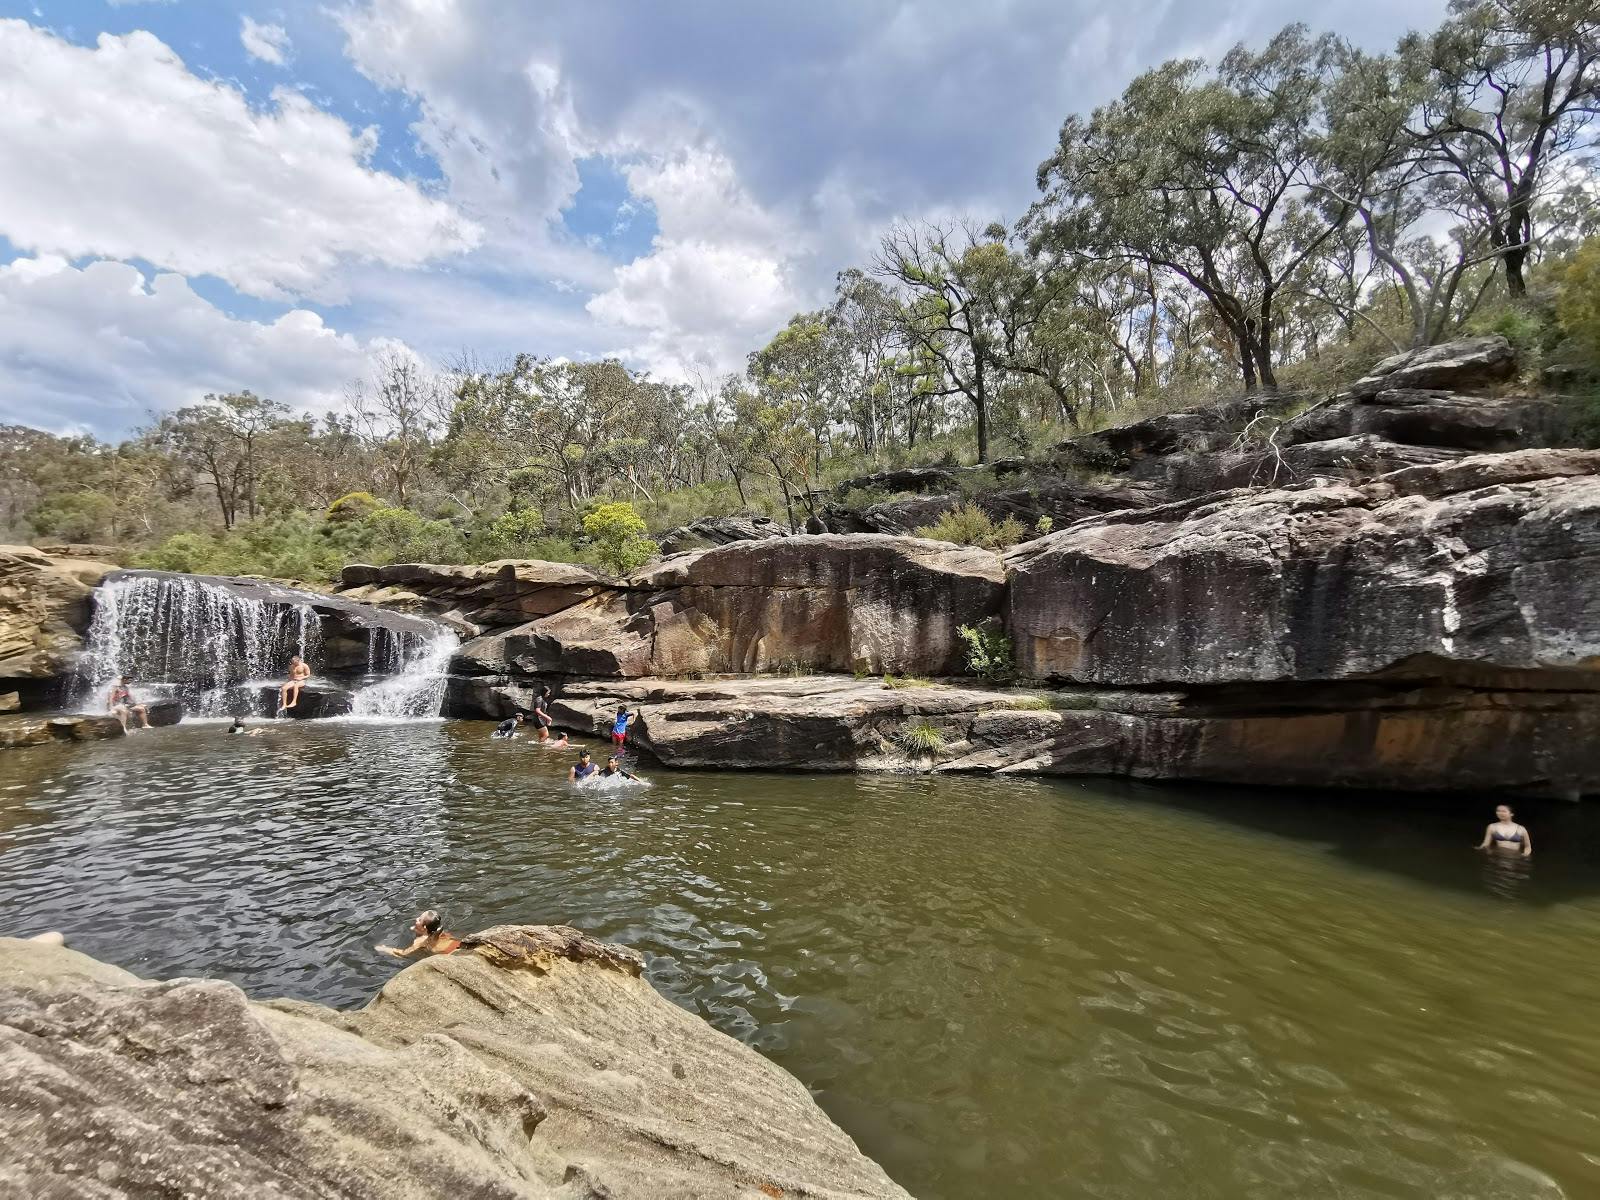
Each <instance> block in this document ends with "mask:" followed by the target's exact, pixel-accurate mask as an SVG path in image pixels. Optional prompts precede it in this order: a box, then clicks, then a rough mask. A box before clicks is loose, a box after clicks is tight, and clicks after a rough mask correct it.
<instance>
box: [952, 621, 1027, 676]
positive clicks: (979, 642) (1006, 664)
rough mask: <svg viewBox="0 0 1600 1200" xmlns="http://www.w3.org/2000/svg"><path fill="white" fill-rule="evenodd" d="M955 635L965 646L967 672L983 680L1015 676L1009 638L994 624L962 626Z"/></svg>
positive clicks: (988, 622)
mask: <svg viewBox="0 0 1600 1200" xmlns="http://www.w3.org/2000/svg"><path fill="white" fill-rule="evenodd" d="M956 634H957V636H959V637H960V638H961V640H962V641H963V642H965V643H966V644H967V651H966V661H967V670H969V671H971V672H972V673H973V674H974V675H977V676H979V677H981V678H983V679H1009V678H1011V676H1012V675H1013V674H1015V668H1014V667H1013V665H1012V657H1011V637H1010V635H1009V634H1007V633H1006V631H1005V630H1004V629H1002V628H1001V627H1000V626H999V625H998V624H997V623H996V622H993V621H985V622H984V623H983V624H982V625H962V626H959V627H958V628H957V629H956Z"/></svg>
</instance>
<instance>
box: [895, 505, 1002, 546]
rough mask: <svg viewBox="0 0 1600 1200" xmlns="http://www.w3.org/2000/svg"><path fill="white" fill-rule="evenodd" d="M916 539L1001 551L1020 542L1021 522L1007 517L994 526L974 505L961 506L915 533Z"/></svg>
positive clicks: (987, 516)
mask: <svg viewBox="0 0 1600 1200" xmlns="http://www.w3.org/2000/svg"><path fill="white" fill-rule="evenodd" d="M917 536H918V537H924V538H932V539H933V540H934V541H936V542H954V543H956V545H958V546H981V547H983V548H984V549H985V550H1004V549H1005V548H1006V547H1007V546H1015V545H1016V544H1017V543H1018V542H1020V541H1021V540H1022V522H1021V521H1019V520H1017V519H1016V518H1015V517H1007V518H1006V519H1005V520H1003V521H1001V522H1000V523H999V524H996V523H995V522H994V520H993V519H992V518H991V517H990V516H989V514H988V513H986V512H984V511H983V509H981V508H979V507H978V506H977V505H976V504H963V505H962V506H961V507H960V508H952V509H951V510H950V511H949V512H947V513H945V514H944V515H943V516H941V517H940V518H939V519H938V520H937V521H935V522H934V523H933V524H932V525H924V526H922V527H921V528H920V529H918V530H917Z"/></svg>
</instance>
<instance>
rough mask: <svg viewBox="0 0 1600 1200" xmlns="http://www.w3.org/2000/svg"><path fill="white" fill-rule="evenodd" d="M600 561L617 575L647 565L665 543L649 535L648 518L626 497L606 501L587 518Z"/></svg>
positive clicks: (586, 526)
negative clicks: (652, 538) (624, 498)
mask: <svg viewBox="0 0 1600 1200" xmlns="http://www.w3.org/2000/svg"><path fill="white" fill-rule="evenodd" d="M583 532H584V533H585V534H587V535H588V537H589V538H590V540H591V541H593V543H594V553H595V558H596V559H597V560H598V561H599V563H600V565H601V566H603V567H605V568H606V569H607V570H609V571H611V572H613V573H614V574H617V575H626V574H627V573H628V572H629V571H634V570H637V569H638V568H639V567H642V566H644V564H645V563H647V562H649V561H650V560H651V559H652V558H654V557H655V556H656V555H657V554H660V553H661V547H660V546H658V545H657V544H656V543H655V542H653V541H651V540H650V539H649V538H648V537H646V536H645V523H644V518H643V517H641V516H640V515H639V514H638V512H637V511H636V510H635V509H634V507H633V505H631V504H629V503H627V502H626V501H621V500H619V501H615V502H613V503H610V504H602V505H600V507H598V508H596V509H595V510H594V511H593V512H591V513H590V514H589V515H588V516H586V517H584V518H583Z"/></svg>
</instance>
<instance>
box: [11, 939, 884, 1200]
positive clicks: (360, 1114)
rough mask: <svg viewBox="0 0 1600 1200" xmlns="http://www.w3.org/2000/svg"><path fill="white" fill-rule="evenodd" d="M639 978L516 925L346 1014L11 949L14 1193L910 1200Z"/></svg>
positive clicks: (630, 968) (741, 1053) (777, 1075)
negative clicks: (854, 1199) (878, 1199)
mask: <svg viewBox="0 0 1600 1200" xmlns="http://www.w3.org/2000/svg"><path fill="white" fill-rule="evenodd" d="M641 966H642V963H641V960H640V959H639V957H638V956H637V955H636V954H634V953H633V952H632V951H630V950H627V949H624V948H623V947H619V946H610V945H606V944H604V943H600V942H596V941H594V940H593V939H591V938H589V937H587V936H586V935H584V934H581V933H579V932H578V931H577V930H573V929H568V928H565V927H560V926H557V927H544V926H501V927H497V928H495V929H490V930H486V931H485V932H483V933H480V934H477V935H476V936H474V937H472V938H469V939H467V941H466V943H465V945H464V947H463V949H462V950H460V951H458V952H457V953H455V954H452V955H449V956H445V957H436V958H433V959H430V960H427V961H425V962H420V963H417V964H415V965H413V966H411V967H408V968H406V969H405V970H403V971H401V972H400V973H399V974H398V975H396V976H395V978H394V979H393V980H392V981H391V982H390V983H389V984H388V985H387V986H386V987H385V988H384V989H383V991H382V992H381V993H379V995H378V997H377V998H376V999H375V1000H374V1001H373V1002H372V1003H371V1004H370V1005H369V1006H368V1007H367V1008H365V1009H362V1010H360V1011H357V1012H334V1011H332V1010H329V1009H326V1008H322V1007H320V1006H317V1005H312V1004H305V1003H300V1002H294V1001H282V1000H279V1001H268V1002H265V1003H262V1002H257V1001H252V1000H250V999H248V998H247V997H246V996H245V995H244V993H243V992H241V991H240V990H239V989H238V988H236V987H234V986H233V985H231V984H226V983H219V982H213V981H209V980H199V979H178V980H172V981H168V982H150V981H146V980H142V979H138V978H137V977H135V976H133V975H130V974H129V973H127V972H126V971H122V970H119V969H117V968H115V967H110V966H106V965H105V964H102V963H99V962H96V961H95V960H93V959H91V958H87V957H85V956H84V955H81V954H77V953H75V952H73V951H71V950H67V949H63V948H59V947H53V946H45V945H40V944H37V943H31V942H22V941H15V940H11V939H0V1111H3V1112H4V1114H5V1118H6V1136H5V1138H3V1139H0V1192H3V1193H4V1194H6V1195H17V1196H41V1197H43V1196H52V1197H85V1198H87V1197H110V1196H217V1197H222V1196H283V1197H301V1196H304V1197H313V1196H319V1197H320V1196H341V1197H371V1198H373V1200H380V1198H381V1200H397V1198H401V1200H404V1198H413V1197H414V1198H418V1200H421V1198H424V1197H428V1198H434V1197H468V1196H471V1197H505V1198H507V1200H510V1198H513V1197H530V1198H536V1197H563V1198H568V1200H570V1198H574V1197H591V1198H599V1197H614V1198H616V1200H623V1198H625V1197H638V1198H640V1200H664V1198H670V1197H727V1198H728V1200H735V1198H741V1200H744V1198H749V1200H759V1198H761V1197H783V1196H791V1197H829V1198H840V1200H842V1198H845V1197H903V1196H905V1194H906V1193H905V1192H904V1191H902V1190H901V1189H900V1188H898V1187H897V1186H895V1184H894V1183H893V1182H892V1181H891V1180H890V1179H889V1178H888V1176H886V1175H885V1174H884V1173H883V1171H882V1170H881V1169H880V1168H879V1167H878V1166H877V1165H876V1164H874V1163H873V1162H871V1161H870V1160H869V1159H867V1158H866V1157H864V1156H863V1155H862V1154H861V1153H860V1151H859V1150H858V1149H857V1148H856V1146H855V1144H854V1143H853V1142H852V1141H851V1140H850V1138H849V1137H848V1136H846V1135H845V1134H844V1133H843V1132H842V1131H841V1130H840V1129H838V1128H837V1127H836V1126H835V1125H834V1124H833V1123H832V1122H830V1121H829V1120H828V1118H827V1117H826V1116H825V1115H824V1114H823V1113H822V1110H821V1109H819V1108H818V1107H817V1105H816V1103H815V1102H814V1101H813V1100H812V1098H811V1096H810V1094H809V1093H808V1092H807V1091H806V1089H805V1088H804V1087H803V1086H802V1085H801V1084H800V1083H799V1082H798V1081H796V1080H795V1079H793V1078H792V1077H790V1076H789V1075H787V1074H785V1073H784V1072H783V1071H782V1070H781V1069H779V1068H778V1067H776V1066H775V1065H773V1064H772V1063H770V1062H768V1061H767V1060H766V1059H764V1058H762V1057H761V1056H760V1055H759V1054H757V1053H756V1052H755V1051H753V1050H751V1049H749V1048H748V1047H745V1046H743V1045H741V1044H740V1043H738V1042H736V1041H734V1040H733V1039H732V1038H729V1037H727V1036H725V1035H724V1034H721V1033H718V1032H717V1031H716V1030H714V1029H712V1028H711V1027H710V1026H709V1025H707V1024H706V1023H705V1022H704V1021H702V1020H701V1019H700V1018H698V1017H696V1016H694V1015H693V1014H691V1013H688V1012H685V1011H684V1010H682V1009H680V1008H678V1007H677V1006H676V1005H674V1004H671V1003H670V1002H668V1001H667V1000H665V999H663V998H662V997H661V996H659V995H657V994H656V992H655V991H654V990H653V989H652V988H651V987H650V985H649V984H648V983H646V982H645V981H644V980H643V979H642V978H640V973H641Z"/></svg>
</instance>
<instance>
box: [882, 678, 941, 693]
mask: <svg viewBox="0 0 1600 1200" xmlns="http://www.w3.org/2000/svg"><path fill="white" fill-rule="evenodd" d="M883 686H884V687H886V688H893V689H894V690H895V691H899V690H900V689H901V688H925V687H932V686H933V680H931V679H923V678H922V677H921V676H920V675H885V676H884V677H883Z"/></svg>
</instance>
